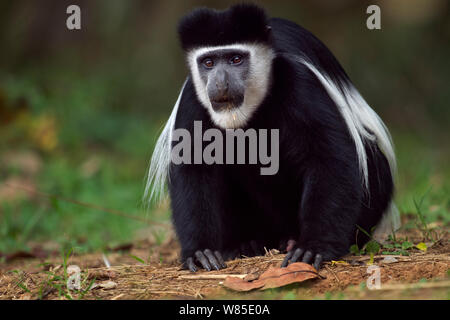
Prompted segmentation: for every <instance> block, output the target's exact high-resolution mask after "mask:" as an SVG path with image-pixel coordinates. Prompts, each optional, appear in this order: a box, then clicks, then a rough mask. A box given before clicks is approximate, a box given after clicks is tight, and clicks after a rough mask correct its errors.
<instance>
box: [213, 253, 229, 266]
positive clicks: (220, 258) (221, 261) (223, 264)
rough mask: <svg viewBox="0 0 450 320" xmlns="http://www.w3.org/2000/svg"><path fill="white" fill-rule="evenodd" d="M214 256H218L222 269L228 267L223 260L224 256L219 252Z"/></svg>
mask: <svg viewBox="0 0 450 320" xmlns="http://www.w3.org/2000/svg"><path fill="white" fill-rule="evenodd" d="M214 254H215V255H216V258H217V261H219V263H220V266H221V267H222V269H224V268H226V267H227V265H226V264H225V261H224V260H223V258H222V254H221V253H220V252H219V251H214Z"/></svg>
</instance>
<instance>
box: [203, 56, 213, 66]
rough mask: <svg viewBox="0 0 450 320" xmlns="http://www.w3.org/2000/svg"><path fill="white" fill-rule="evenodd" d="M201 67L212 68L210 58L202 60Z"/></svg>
mask: <svg viewBox="0 0 450 320" xmlns="http://www.w3.org/2000/svg"><path fill="white" fill-rule="evenodd" d="M203 65H204V66H205V67H207V68H212V67H213V66H214V61H212V60H211V59H210V58H206V59H205V60H203Z"/></svg>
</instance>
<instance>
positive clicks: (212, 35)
mask: <svg viewBox="0 0 450 320" xmlns="http://www.w3.org/2000/svg"><path fill="white" fill-rule="evenodd" d="M178 32H179V37H180V40H181V46H182V48H183V49H184V51H185V53H186V57H187V62H188V67H189V70H190V74H189V76H188V77H187V79H186V82H185V84H184V86H183V88H182V90H181V93H180V95H179V97H178V100H177V102H176V104H175V106H174V109H173V111H172V114H171V116H170V118H169V120H168V122H167V124H166V126H165V128H164V130H163V132H162V134H161V136H160V138H159V139H158V142H157V145H156V148H155V151H154V154H153V157H152V161H151V164H150V169H149V176H148V183H147V187H146V194H147V195H148V196H150V197H153V196H155V195H157V194H158V193H161V192H162V191H163V190H164V183H165V179H166V178H169V192H170V197H171V206H172V211H173V222H174V225H175V230H176V233H177V236H178V239H179V241H180V243H181V260H182V262H183V265H184V266H185V267H186V268H188V269H190V270H192V271H196V270H197V269H198V268H199V267H203V268H204V269H206V270H211V269H212V268H215V269H221V268H223V267H225V263H224V260H227V259H233V258H235V257H238V256H239V255H245V256H254V255H260V254H263V253H264V248H267V249H270V248H281V250H283V251H284V252H287V255H286V258H285V260H284V261H283V263H282V266H286V265H287V264H289V263H290V262H295V261H303V262H306V263H312V264H313V265H314V266H315V267H316V268H319V267H320V264H321V262H322V261H326V260H331V259H337V258H339V257H340V256H343V255H345V254H346V253H348V251H349V247H350V246H351V245H352V244H354V243H355V242H356V243H358V244H360V245H361V244H364V243H365V242H367V240H368V238H367V236H366V235H365V234H364V233H363V232H358V226H359V227H360V228H362V229H364V230H367V231H368V232H370V231H371V230H372V229H373V227H375V226H377V230H376V231H377V232H379V233H381V232H382V231H385V230H386V228H395V226H393V224H392V221H394V220H397V219H398V211H397V210H396V208H395V205H394V204H393V203H392V195H393V176H394V172H395V155H394V151H393V147H392V143H391V138H390V135H389V132H388V130H387V129H386V127H385V125H384V124H383V122H382V120H381V119H380V118H379V117H378V115H377V114H376V113H375V112H374V111H373V110H372V109H371V108H370V107H369V105H368V104H367V103H366V101H365V100H364V99H363V98H362V96H361V95H360V94H359V92H358V91H357V90H356V89H355V87H354V86H353V84H352V83H351V82H350V80H349V78H348V76H347V74H346V73H345V72H344V70H343V69H342V67H341V66H340V64H339V63H338V61H337V60H336V59H335V57H334V56H333V54H332V53H331V52H330V51H329V50H328V49H327V48H326V47H325V45H324V44H323V43H322V42H321V41H319V40H318V39H317V38H316V37H315V36H314V35H312V34H311V33H310V32H309V31H307V30H305V29H303V28H302V27H300V26H298V25H297V24H295V23H293V22H290V21H288V20H284V19H278V18H270V19H269V18H267V16H266V14H265V12H264V10H263V9H261V8H259V7H257V6H255V5H251V4H239V5H235V6H232V7H230V8H229V9H228V10H225V11H216V10H211V9H204V8H202V9H197V10H194V11H193V12H191V13H190V14H188V15H186V16H185V17H184V18H182V20H181V22H180V23H179V26H178ZM194 121H202V126H203V130H206V129H208V128H218V129H220V130H222V131H224V130H225V129H230V128H234V129H235V128H242V129H244V130H245V129H247V128H255V129H259V128H266V129H279V170H278V172H277V174H275V175H261V174H260V171H259V169H260V166H258V165H250V164H240V165H224V164H212V165H208V164H179V165H175V164H173V163H170V159H171V148H172V146H173V145H172V132H173V130H174V129H179V128H184V129H186V130H188V131H189V132H190V133H192V135H193V127H194ZM395 223H396V221H394V224H395ZM382 229H383V230H382ZM380 230H382V231H380Z"/></svg>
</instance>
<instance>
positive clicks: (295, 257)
mask: <svg viewBox="0 0 450 320" xmlns="http://www.w3.org/2000/svg"><path fill="white" fill-rule="evenodd" d="M304 251H305V250H303V249H302V248H297V249H296V250H295V251H294V254H293V255H292V258H291V263H293V262H297V261H298V259H300V257H301V256H302V254H303V252H304Z"/></svg>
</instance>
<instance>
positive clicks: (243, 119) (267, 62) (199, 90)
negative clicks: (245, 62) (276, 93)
mask: <svg viewBox="0 0 450 320" xmlns="http://www.w3.org/2000/svg"><path fill="white" fill-rule="evenodd" d="M226 49H234V50H242V51H247V52H249V53H250V70H249V75H248V79H247V81H246V89H245V94H244V101H243V103H242V105H240V106H239V107H238V108H236V109H234V110H232V111H219V112H217V111H214V109H213V107H212V105H211V101H209V97H208V92H207V89H206V87H207V84H206V83H204V82H203V80H202V79H201V77H200V72H199V70H198V63H197V59H198V57H199V56H201V55H203V54H205V53H208V52H212V51H215V50H226ZM274 57H275V55H274V53H273V50H272V48H270V47H268V46H266V45H262V44H257V43H237V44H230V45H225V46H215V47H203V48H197V49H193V50H191V51H189V52H188V54H187V62H188V65H189V69H190V71H191V75H192V81H193V83H194V86H195V92H196V94H197V97H198V99H199V101H200V102H201V103H202V104H203V106H204V107H205V108H206V110H208V113H209V115H210V116H211V119H212V121H213V122H214V123H215V124H216V125H218V126H219V127H221V128H224V129H227V128H228V129H236V128H241V127H243V126H244V125H245V124H246V123H247V122H248V120H249V119H250V118H251V116H252V115H253V113H254V112H255V111H256V109H257V108H258V106H259V105H260V104H261V103H262V101H263V100H264V98H265V96H266V94H267V91H268V90H269V84H270V71H271V69H272V60H273V58H274Z"/></svg>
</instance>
